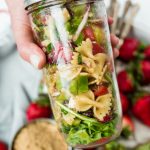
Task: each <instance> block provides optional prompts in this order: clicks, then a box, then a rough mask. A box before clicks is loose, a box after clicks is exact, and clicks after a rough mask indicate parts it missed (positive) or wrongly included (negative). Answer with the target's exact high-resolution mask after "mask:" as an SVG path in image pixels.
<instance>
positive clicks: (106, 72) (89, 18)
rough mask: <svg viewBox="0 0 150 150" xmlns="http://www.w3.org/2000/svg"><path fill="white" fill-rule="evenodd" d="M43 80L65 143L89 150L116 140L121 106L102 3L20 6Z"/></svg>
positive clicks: (47, 1)
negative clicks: (38, 51)
mask: <svg viewBox="0 0 150 150" xmlns="http://www.w3.org/2000/svg"><path fill="white" fill-rule="evenodd" d="M25 2H26V10H28V14H29V17H30V21H31V25H32V29H33V33H34V36H35V39H36V42H37V44H38V45H39V46H40V47H41V48H42V50H43V51H44V52H45V54H46V57H47V64H46V66H45V67H44V76H45V80H46V84H47V87H48V92H49V96H50V100H51V103H52V108H53V112H54V116H55V119H56V121H57V124H58V127H59V129H60V131H61V132H62V134H63V135H64V138H65V139H66V142H67V143H68V144H69V145H71V146H73V147H77V148H90V147H96V146H100V145H102V144H105V143H107V142H109V141H111V140H113V139H114V138H116V137H117V136H118V135H119V133H120V130H121V115H122V114H121V105H120V97H119V91H118V86H117V82H116V75H115V69H114V61H113V54H112V48H111V43H110V34H109V28H108V21H107V15H106V8H105V5H104V1H103V0H76V1H62V0H57V1H56V0H42V1H39V0H34V1H25Z"/></svg>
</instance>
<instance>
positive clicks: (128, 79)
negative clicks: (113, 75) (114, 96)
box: [117, 70, 134, 93]
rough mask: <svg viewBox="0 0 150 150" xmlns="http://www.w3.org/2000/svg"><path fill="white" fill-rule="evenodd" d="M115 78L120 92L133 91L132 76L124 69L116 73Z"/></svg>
mask: <svg viewBox="0 0 150 150" xmlns="http://www.w3.org/2000/svg"><path fill="white" fill-rule="evenodd" d="M117 80H118V85H119V89H120V91H121V92H125V93H129V92H132V91H134V82H133V77H132V75H131V74H130V73H128V72H127V71H126V70H123V71H121V72H120V73H119V74H118V76H117Z"/></svg>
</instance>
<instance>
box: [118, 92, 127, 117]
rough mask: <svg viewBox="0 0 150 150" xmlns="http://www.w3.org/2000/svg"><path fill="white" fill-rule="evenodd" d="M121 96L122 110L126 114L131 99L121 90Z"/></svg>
mask: <svg viewBox="0 0 150 150" xmlns="http://www.w3.org/2000/svg"><path fill="white" fill-rule="evenodd" d="M120 97H121V104H122V110H123V113H124V114H125V113H127V111H128V109H129V100H128V99H127V97H126V96H125V95H124V94H122V93H121V92H120Z"/></svg>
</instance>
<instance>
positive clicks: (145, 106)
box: [132, 95, 150, 127]
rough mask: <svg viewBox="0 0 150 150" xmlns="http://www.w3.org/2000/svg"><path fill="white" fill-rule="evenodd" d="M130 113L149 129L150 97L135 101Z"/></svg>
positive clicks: (142, 97) (146, 96)
mask: <svg viewBox="0 0 150 150" xmlns="http://www.w3.org/2000/svg"><path fill="white" fill-rule="evenodd" d="M132 112H133V114H134V116H135V117H137V118H138V119H139V120H140V121H141V122H143V123H144V124H145V125H147V126H149V127H150V95H145V96H141V97H139V98H137V99H136V101H135V103H134V105H133V108H132Z"/></svg>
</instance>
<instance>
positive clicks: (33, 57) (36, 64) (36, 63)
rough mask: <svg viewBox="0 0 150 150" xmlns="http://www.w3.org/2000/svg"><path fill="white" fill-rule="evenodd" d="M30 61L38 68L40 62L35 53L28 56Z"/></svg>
mask: <svg viewBox="0 0 150 150" xmlns="http://www.w3.org/2000/svg"><path fill="white" fill-rule="evenodd" d="M30 62H31V64H32V65H33V66H34V67H35V68H36V69H38V68H39V63H40V58H39V56H37V55H31V56H30Z"/></svg>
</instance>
